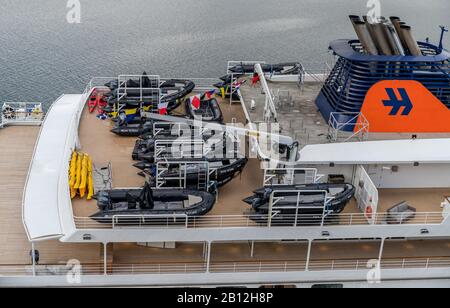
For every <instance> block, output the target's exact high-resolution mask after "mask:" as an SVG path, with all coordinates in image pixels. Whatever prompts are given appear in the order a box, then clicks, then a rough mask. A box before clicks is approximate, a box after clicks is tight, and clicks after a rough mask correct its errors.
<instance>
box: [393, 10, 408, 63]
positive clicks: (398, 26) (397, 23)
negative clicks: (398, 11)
mask: <svg viewBox="0 0 450 308" xmlns="http://www.w3.org/2000/svg"><path fill="white" fill-rule="evenodd" d="M389 19H390V20H391V23H392V24H393V25H394V28H395V31H396V32H397V36H398V38H399V40H400V43H401V44H402V46H403V50H404V51H405V54H406V53H407V52H408V45H407V44H406V41H405V37H404V35H403V31H402V25H404V24H405V23H404V22H402V21H401V19H400V17H397V16H391V17H390V18H389Z"/></svg>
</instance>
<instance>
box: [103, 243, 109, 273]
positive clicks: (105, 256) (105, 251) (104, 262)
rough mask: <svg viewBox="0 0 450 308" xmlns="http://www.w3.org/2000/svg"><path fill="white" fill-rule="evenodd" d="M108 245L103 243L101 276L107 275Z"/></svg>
mask: <svg viewBox="0 0 450 308" xmlns="http://www.w3.org/2000/svg"><path fill="white" fill-rule="evenodd" d="M107 258H108V243H103V275H105V276H107V275H108V260H107Z"/></svg>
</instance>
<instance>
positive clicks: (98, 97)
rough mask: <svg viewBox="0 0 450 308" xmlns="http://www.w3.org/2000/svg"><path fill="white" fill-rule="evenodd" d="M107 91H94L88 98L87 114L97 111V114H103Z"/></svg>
mask: <svg viewBox="0 0 450 308" xmlns="http://www.w3.org/2000/svg"><path fill="white" fill-rule="evenodd" d="M107 93H109V90H101V89H94V90H93V91H92V93H91V95H90V96H89V100H88V109H89V113H93V112H94V111H95V110H96V109H97V113H98V114H99V115H100V114H104V113H105V111H104V108H105V107H106V106H107V105H108V103H107V101H106V94H107Z"/></svg>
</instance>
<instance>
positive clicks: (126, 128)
mask: <svg viewBox="0 0 450 308" xmlns="http://www.w3.org/2000/svg"><path fill="white" fill-rule="evenodd" d="M134 121H135V122H131V123H126V121H125V122H118V123H117V125H116V126H115V127H114V128H113V129H111V132H112V133H114V134H116V135H119V136H123V137H138V136H140V135H143V134H146V133H149V132H153V121H151V120H141V119H140V118H139V119H138V120H134ZM136 122H137V123H136Z"/></svg>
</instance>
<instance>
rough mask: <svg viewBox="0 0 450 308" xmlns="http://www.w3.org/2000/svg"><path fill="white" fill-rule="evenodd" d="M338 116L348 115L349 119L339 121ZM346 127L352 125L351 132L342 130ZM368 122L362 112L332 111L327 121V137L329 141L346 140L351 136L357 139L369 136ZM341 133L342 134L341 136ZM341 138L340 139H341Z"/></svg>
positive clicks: (361, 139)
mask: <svg viewBox="0 0 450 308" xmlns="http://www.w3.org/2000/svg"><path fill="white" fill-rule="evenodd" d="M339 116H350V117H351V118H350V120H347V121H345V122H341V121H340V120H339V119H338V118H339ZM347 127H354V129H353V131H352V132H351V133H349V132H343V130H344V129H346V128H347ZM369 127H370V123H369V121H368V120H367V118H366V117H365V116H364V114H363V113H362V112H350V113H349V112H332V113H331V114H330V120H329V121H328V137H329V139H330V141H331V142H337V141H339V142H347V141H349V140H352V139H353V138H357V139H358V140H359V141H363V140H367V139H368V138H369ZM341 135H343V136H342V137H341ZM341 139H342V140H341Z"/></svg>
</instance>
